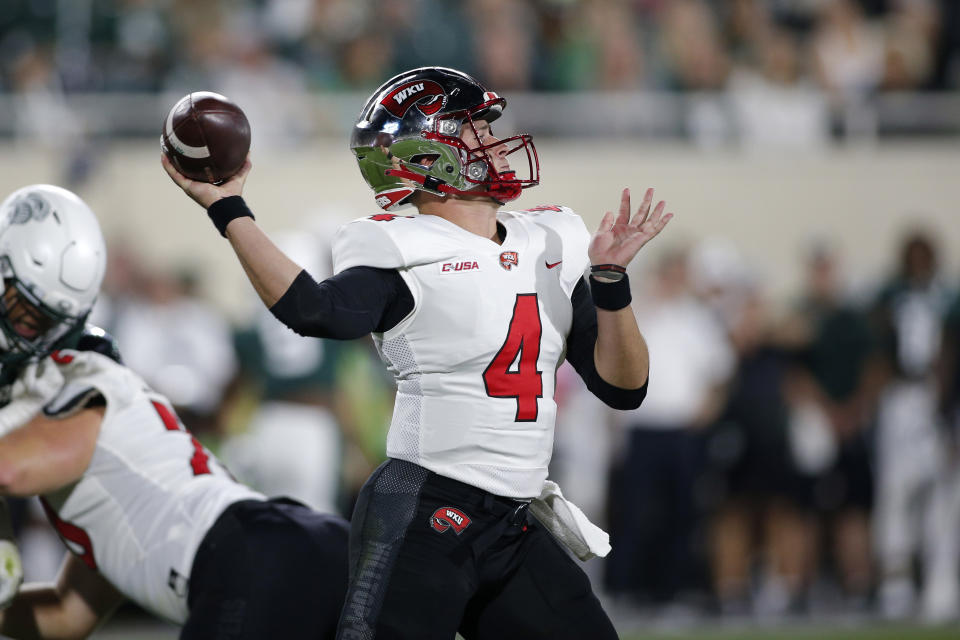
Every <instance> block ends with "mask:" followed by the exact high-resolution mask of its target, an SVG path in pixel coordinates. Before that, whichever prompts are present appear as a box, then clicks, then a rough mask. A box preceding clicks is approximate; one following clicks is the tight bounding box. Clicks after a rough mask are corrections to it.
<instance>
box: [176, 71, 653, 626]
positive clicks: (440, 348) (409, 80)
mask: <svg viewBox="0 0 960 640" xmlns="http://www.w3.org/2000/svg"><path fill="white" fill-rule="evenodd" d="M505 104H506V102H505V101H504V100H503V99H502V98H501V97H500V96H498V95H497V94H495V93H493V92H492V91H489V90H487V89H486V88H485V87H483V86H482V85H481V84H480V83H478V82H477V81H476V80H474V79H473V78H471V77H470V76H468V75H466V74H464V73H461V72H459V71H455V70H453V69H445V68H442V67H425V68H421V69H414V70H412V71H409V72H406V73H403V74H400V75H398V76H396V77H394V78H392V79H390V80H388V81H387V82H386V83H384V85H382V86H381V87H380V88H379V89H377V91H376V92H374V94H373V95H372V96H371V97H370V99H369V100H368V102H367V104H366V105H365V106H364V108H363V110H362V111H361V113H360V117H359V119H358V122H357V124H356V126H355V127H354V132H353V137H352V139H351V148H352V149H353V151H354V154H355V155H356V158H357V161H358V163H359V166H360V170H361V173H362V174H363V176H364V178H365V180H366V181H367V183H368V184H369V185H370V186H371V187H372V188H373V190H374V192H375V194H376V201H377V203H378V204H379V205H380V206H381V208H383V209H384V210H385V211H387V212H389V213H381V214H377V215H374V216H370V217H369V218H365V219H361V220H358V221H355V222H353V223H351V224H348V225H345V226H344V227H343V228H342V229H341V231H340V233H339V235H338V237H337V240H336V242H335V246H334V262H335V275H334V276H332V277H331V278H328V279H326V280H324V281H323V282H322V283H317V282H315V281H314V280H313V279H312V278H311V277H310V275H309V274H307V273H306V272H305V271H302V270H301V269H300V268H299V267H298V266H297V265H296V264H295V263H293V262H292V261H291V260H289V258H287V257H286V256H285V255H284V254H283V253H282V252H281V251H279V250H278V249H277V248H276V247H275V246H274V245H273V244H272V243H271V242H270V241H269V239H268V238H267V237H266V236H265V235H264V234H263V233H262V231H260V229H259V227H257V225H256V223H255V222H254V221H253V219H252V214H251V213H250V210H249V209H248V208H247V207H246V204H245V203H244V202H243V199H242V198H241V197H240V194H241V193H242V189H243V183H244V180H245V178H246V175H247V173H248V172H249V169H250V165H249V163H248V164H247V166H246V167H245V168H244V170H243V171H241V173H240V174H238V175H237V176H236V177H235V178H233V179H232V180H230V181H229V182H227V183H225V184H223V185H220V186H214V185H209V184H201V183H198V182H194V181H191V180H189V179H187V178H185V177H184V176H182V175H180V174H178V173H177V172H176V171H175V170H174V169H173V167H172V166H171V165H170V164H169V162H166V161H165V160H163V159H161V162H162V163H163V164H164V168H165V169H166V170H167V172H168V174H169V175H170V176H171V178H172V179H173V180H174V182H176V183H177V184H178V185H179V186H180V187H181V188H182V189H184V191H186V192H187V194H188V195H190V196H191V197H192V198H193V199H194V200H195V201H196V202H198V203H199V204H200V205H201V206H203V207H204V208H206V209H207V212H208V214H209V216H210V217H211V220H212V221H213V222H214V224H215V225H216V226H217V228H218V230H219V231H220V233H221V234H222V235H224V236H225V237H227V238H228V239H229V240H230V242H231V244H232V245H233V248H234V250H235V252H236V253H237V255H238V257H239V259H240V261H241V263H242V264H243V266H244V269H245V270H246V272H247V275H248V277H249V278H250V280H251V282H252V283H253V285H254V287H255V288H256V289H257V292H258V293H259V294H260V296H261V298H262V299H263V301H264V303H265V304H266V305H267V306H268V307H270V309H271V311H272V312H273V313H274V315H276V316H277V317H278V318H279V319H280V320H281V321H283V322H284V323H285V324H287V326H290V327H291V328H293V329H294V330H296V331H297V332H298V333H301V334H304V335H314V336H323V337H333V338H344V339H345V338H354V337H359V336H362V335H365V334H367V333H373V336H374V339H375V341H376V343H377V347H378V349H379V350H380V353H381V356H382V358H383V360H384V362H385V363H386V365H387V367H388V368H389V370H390V371H391V372H392V373H393V375H394V376H395V379H396V381H397V387H398V389H397V400H396V406H395V408H394V415H393V420H392V423H391V428H390V432H389V435H388V443H387V453H388V456H389V460H388V461H387V462H386V463H384V464H383V465H382V466H381V467H380V468H379V469H377V471H376V472H374V474H373V475H372V476H371V478H370V479H369V480H368V481H367V484H366V485H365V486H364V488H363V490H362V491H361V493H360V496H359V499H358V502H357V506H356V508H355V510H354V516H353V521H352V523H351V543H350V545H351V550H350V571H351V573H350V588H349V590H348V594H347V601H346V604H345V606H344V610H343V613H342V615H341V619H340V627H339V631H338V637H339V638H344V639H347V638H381V639H382V638H416V639H418V640H422V639H424V638H437V639H441V638H442V639H444V640H446V639H448V638H450V637H452V636H453V635H454V633H455V632H457V631H459V632H460V633H461V634H462V635H463V636H464V637H465V638H467V639H468V640H473V639H475V638H514V637H524V638H551V639H557V638H586V637H589V638H615V637H616V631H615V630H614V628H613V625H612V624H611V623H610V620H609V618H608V617H607V615H606V614H605V613H604V611H603V609H602V607H601V606H600V603H599V601H598V600H597V599H596V598H595V597H594V596H593V594H592V593H591V590H590V584H589V581H588V580H587V578H586V576H585V574H584V573H583V571H582V570H581V569H580V568H579V567H577V566H576V565H575V564H574V563H573V562H572V561H571V560H570V559H569V557H568V556H567V555H566V553H565V552H564V551H563V549H562V548H561V547H560V546H559V544H558V542H557V540H558V539H559V540H560V541H561V542H563V543H566V544H567V546H568V547H569V548H570V549H571V550H573V551H574V552H575V553H576V554H577V555H578V556H580V557H581V558H582V559H586V558H588V557H591V556H592V555H594V554H599V555H602V554H604V553H606V551H607V550H609V545H608V544H607V541H606V534H603V532H602V531H600V530H599V529H597V528H596V527H594V526H593V525H591V524H590V523H589V522H587V521H586V519H585V518H583V516H582V514H581V513H580V512H579V510H578V509H576V507H574V506H573V505H571V504H570V503H568V502H566V501H565V500H563V498H562V494H560V492H559V489H558V488H557V487H556V485H554V484H553V483H551V482H549V481H548V480H547V479H546V478H547V464H548V462H549V460H550V454H551V450H552V445H553V428H554V418H555V413H556V405H555V403H554V401H553V393H554V382H555V373H556V369H557V367H558V366H559V365H560V363H561V362H562V360H563V359H564V357H566V359H568V360H570V362H571V363H572V364H573V366H574V367H575V368H576V369H577V371H578V372H579V373H580V375H581V376H583V378H584V379H585V381H586V383H587V386H588V388H590V389H591V390H592V391H593V392H594V393H595V394H596V395H597V396H598V397H600V398H601V399H603V400H604V401H605V402H607V404H609V405H611V406H613V407H616V408H622V409H626V408H634V407H636V406H638V405H639V404H640V402H641V401H642V400H643V397H644V395H645V393H646V381H647V371H648V358H647V350H646V345H645V343H644V341H643V338H642V337H641V335H640V332H639V330H638V328H637V325H636V321H635V319H634V316H633V312H632V311H631V309H630V306H629V305H630V294H629V284H628V282H627V279H626V276H625V270H626V265H627V264H628V263H629V262H630V261H631V260H632V259H633V257H634V256H635V255H636V253H637V252H638V251H639V250H640V248H641V247H642V246H643V245H644V244H646V243H647V242H648V241H649V240H650V239H652V238H653V237H654V236H656V235H657V234H658V233H659V232H660V231H661V230H662V229H663V227H664V225H665V224H666V223H667V221H668V220H669V219H670V217H671V214H666V215H664V213H663V211H664V207H665V205H664V203H663V202H660V203H658V204H657V205H656V207H652V206H651V205H652V199H653V193H652V190H648V191H647V193H646V195H645V198H644V200H643V203H642V204H641V206H640V208H639V209H638V211H637V212H636V213H635V214H634V215H633V216H631V207H630V196H629V192H628V191H626V190H625V191H624V193H623V196H622V198H621V203H620V210H619V213H618V214H617V215H613V214H612V213H608V214H607V215H606V216H605V217H604V219H603V221H602V223H601V225H600V228H599V230H598V231H597V233H596V234H594V236H593V238H592V239H591V237H590V235H589V233H588V232H587V231H586V229H585V227H584V225H583V223H582V221H581V220H580V218H579V217H578V216H577V215H576V214H574V213H573V212H572V211H570V210H569V209H566V208H564V207H555V206H547V207H538V208H536V209H534V210H528V211H500V210H499V209H500V207H501V206H502V205H503V204H505V203H506V202H509V201H511V200H514V199H515V198H517V197H518V196H519V195H520V193H521V191H522V189H524V188H526V187H530V186H534V185H535V184H537V182H538V180H539V164H538V160H537V155H536V151H535V149H534V146H533V141H532V139H531V138H530V136H529V135H518V136H513V137H510V138H507V139H503V140H501V139H498V138H496V137H495V136H494V135H493V131H492V129H491V125H490V123H491V122H492V121H494V120H495V119H496V118H497V117H499V116H500V114H501V113H502V111H503V108H504V106H505ZM514 154H516V155H514ZM511 157H512V159H513V160H514V163H515V164H516V165H517V166H518V167H520V168H521V169H524V170H525V173H524V175H522V176H518V175H517V172H516V171H515V170H514V168H512V167H511ZM516 158H519V160H516ZM410 204H412V205H414V206H415V207H416V208H417V210H418V212H419V214H420V215H416V216H404V215H396V214H394V213H393V211H396V210H397V209H399V208H401V207H403V206H405V205H410ZM588 266H589V267H590V271H591V277H590V280H591V282H590V286H589V287H588V284H587V281H586V278H584V276H583V273H584V271H585V270H586V268H587V267H588Z"/></svg>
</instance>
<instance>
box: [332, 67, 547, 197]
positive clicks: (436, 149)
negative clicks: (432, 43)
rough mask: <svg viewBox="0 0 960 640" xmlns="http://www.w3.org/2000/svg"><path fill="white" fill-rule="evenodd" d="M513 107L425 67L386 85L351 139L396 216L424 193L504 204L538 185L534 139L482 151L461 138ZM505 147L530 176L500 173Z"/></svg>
mask: <svg viewBox="0 0 960 640" xmlns="http://www.w3.org/2000/svg"><path fill="white" fill-rule="evenodd" d="M506 104H507V101H506V100H504V99H503V98H501V97H500V96H498V95H497V94H496V93H494V92H493V91H489V90H488V89H486V88H485V87H484V86H483V85H481V84H480V83H479V82H477V81H476V80H475V79H473V78H471V77H470V76H468V75H467V74H465V73H462V72H460V71H456V70H455V69H446V68H444V67H422V68H420V69H413V70H411V71H407V72H404V73H401V74H400V75H398V76H395V77H393V78H391V79H390V80H387V81H386V82H385V83H384V84H383V85H382V86H381V87H380V88H379V89H377V90H376V91H375V92H374V93H373V95H372V96H371V97H370V99H369V100H367V104H366V105H364V107H363V110H362V111H361V112H360V117H359V118H358V119H357V123H356V124H355V125H354V127H353V135H352V136H351V138H350V148H351V149H352V150H353V152H354V154H355V155H356V157H357V163H358V164H359V165H360V172H361V173H362V174H363V178H364V180H366V181H367V184H368V185H370V188H372V189H373V191H374V194H375V195H376V201H377V204H378V205H380V207H381V208H383V209H385V210H387V211H392V210H394V209H398V208H400V207H402V206H404V205H406V204H409V200H410V196H412V195H413V194H414V193H416V192H417V191H427V192H429V193H434V194H438V195H449V194H460V195H466V194H469V195H485V196H489V197H491V198H493V199H494V200H496V201H497V202H500V203H501V204H503V203H506V202H509V201H510V200H514V199H516V198H518V197H519V196H520V193H521V191H522V190H523V189H526V188H528V187H532V186H535V185H536V184H538V183H539V182H540V163H539V160H538V159H537V150H536V148H535V147H534V145H533V140H532V138H531V137H530V135H528V134H521V135H516V136H512V137H509V138H505V139H503V140H496V141H495V142H493V143H492V144H486V145H483V144H481V145H479V146H476V147H470V146H467V144H466V143H465V142H464V141H463V140H462V139H461V137H460V135H461V133H462V131H463V127H471V128H473V131H474V133H475V134H476V133H477V131H476V127H475V124H474V123H475V122H477V121H479V120H484V121H486V122H492V121H494V120H496V119H497V118H499V117H500V115H501V114H502V113H503V109H504V107H505V106H506ZM476 139H479V136H477V137H476ZM501 145H506V147H507V150H506V155H508V156H511V155H513V154H519V155H520V157H519V158H511V161H512V164H515V165H518V166H519V168H520V169H521V170H523V171H524V173H523V175H522V177H518V176H517V171H516V169H514V168H511V169H510V170H509V171H502V172H498V171H497V170H496V168H495V166H494V163H493V159H492V157H491V150H493V149H494V148H496V147H501ZM501 151H502V150H501V149H497V150H496V151H494V153H498V152H501ZM521 152H522V153H521Z"/></svg>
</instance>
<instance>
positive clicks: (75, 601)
mask: <svg viewBox="0 0 960 640" xmlns="http://www.w3.org/2000/svg"><path fill="white" fill-rule="evenodd" d="M121 602H123V596H122V595H121V594H120V592H119V591H117V590H116V588H114V586H113V585H111V584H110V583H109V582H107V580H106V579H105V578H104V577H103V576H101V575H100V574H99V573H97V572H96V571H94V570H92V569H90V568H89V567H87V566H86V565H85V564H84V563H83V561H82V560H80V559H79V558H77V557H76V556H73V555H72V554H68V555H67V557H66V559H65V560H64V562H63V566H62V567H61V569H60V575H59V576H58V577H57V582H56V583H55V584H28V585H26V586H24V587H23V588H22V589H21V590H20V593H18V594H17V597H16V598H14V600H13V602H12V603H11V604H10V606H9V607H8V608H6V609H4V610H3V611H0V634H3V635H4V636H9V637H11V638H15V639H16V640H28V639H29V640H33V639H37V640H61V639H62V640H67V639H73V638H78V639H79V638H86V637H87V636H89V635H90V634H91V633H92V632H93V630H94V629H95V628H96V627H97V625H98V624H99V623H100V622H101V621H103V620H104V619H105V618H107V617H108V616H109V615H110V614H111V613H112V612H113V611H114V610H115V609H116V608H117V607H118V606H119V605H120V603H121Z"/></svg>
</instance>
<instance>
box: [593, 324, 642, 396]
mask: <svg viewBox="0 0 960 640" xmlns="http://www.w3.org/2000/svg"><path fill="white" fill-rule="evenodd" d="M594 362H595V363H596V366H597V373H598V374H600V377H601V378H603V379H604V381H606V382H608V383H609V384H612V385H613V386H615V387H620V388H621V389H639V388H640V387H642V386H643V385H644V384H645V383H646V382H647V373H648V372H649V370H650V355H649V353H648V351H647V343H646V342H645V341H644V339H643V336H642V335H641V334H640V329H639V328H638V327H637V320H636V318H635V317H634V315H633V311H632V310H631V309H630V307H625V308H623V309H620V310H619V311H606V310H604V309H597V344H596V346H595V347H594Z"/></svg>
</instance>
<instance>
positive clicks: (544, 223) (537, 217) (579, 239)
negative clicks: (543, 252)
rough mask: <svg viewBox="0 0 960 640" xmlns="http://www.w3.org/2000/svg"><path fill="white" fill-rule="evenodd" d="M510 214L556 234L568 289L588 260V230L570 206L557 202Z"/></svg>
mask: <svg viewBox="0 0 960 640" xmlns="http://www.w3.org/2000/svg"><path fill="white" fill-rule="evenodd" d="M514 215H515V216H516V217H517V218H518V219H520V220H524V221H526V222H527V223H529V224H534V225H537V226H539V227H545V228H547V229H550V230H551V231H553V232H555V233H556V234H557V235H558V236H560V238H561V241H562V243H563V266H562V267H561V272H562V274H563V280H564V281H565V283H566V284H567V285H569V289H570V292H572V291H573V288H572V287H573V286H576V283H577V282H579V280H580V278H581V277H582V276H583V274H584V272H585V271H586V270H587V267H588V266H589V264H590V258H589V256H588V255H587V248H588V247H589V246H590V232H589V231H588V230H587V227H586V225H585V224H584V223H583V218H581V217H580V216H579V215H578V214H577V213H576V212H575V211H574V210H573V209H571V208H570V207H563V206H560V205H553V204H550V205H540V206H537V207H533V208H531V209H525V210H522V211H517V212H514Z"/></svg>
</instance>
